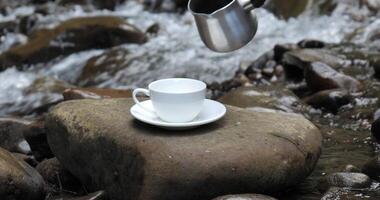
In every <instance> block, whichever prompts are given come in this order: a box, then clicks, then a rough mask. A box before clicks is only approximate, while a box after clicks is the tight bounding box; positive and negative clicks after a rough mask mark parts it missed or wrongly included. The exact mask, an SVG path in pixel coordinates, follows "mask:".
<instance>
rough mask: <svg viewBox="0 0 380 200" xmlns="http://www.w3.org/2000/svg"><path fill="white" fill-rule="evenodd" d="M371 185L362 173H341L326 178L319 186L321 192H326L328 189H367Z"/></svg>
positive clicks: (369, 180)
mask: <svg viewBox="0 0 380 200" xmlns="http://www.w3.org/2000/svg"><path fill="white" fill-rule="evenodd" d="M370 185H371V179H370V178H369V177H368V176H367V175H365V174H362V173H349V172H341V173H334V174H331V175H329V176H327V177H326V180H324V181H322V183H321V185H320V189H321V190H327V189H328V188H330V187H339V188H346V187H347V188H356V189H357V188H367V187H369V186H370Z"/></svg>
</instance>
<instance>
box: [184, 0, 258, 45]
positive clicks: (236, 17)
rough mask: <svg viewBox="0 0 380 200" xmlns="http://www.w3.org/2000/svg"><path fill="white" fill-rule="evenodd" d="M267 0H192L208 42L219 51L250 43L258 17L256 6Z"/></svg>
mask: <svg viewBox="0 0 380 200" xmlns="http://www.w3.org/2000/svg"><path fill="white" fill-rule="evenodd" d="M264 2H265V0H190V1H189V5H188V8H189V10H190V12H191V13H192V14H193V15H194V18H195V22H196V24H197V27H198V31H199V34H200V36H201V39H202V41H203V42H204V43H205V45H206V46H207V47H208V48H209V49H211V50H213V51H216V52H230V51H234V50H237V49H240V48H241V47H243V46H245V45H246V44H248V43H249V42H250V41H251V40H252V39H253V37H254V36H255V34H256V31H257V19H256V15H255V14H254V13H253V12H252V10H253V9H255V8H258V7H261V6H262V5H263V4H264Z"/></svg>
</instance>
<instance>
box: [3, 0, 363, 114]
mask: <svg viewBox="0 0 380 200" xmlns="http://www.w3.org/2000/svg"><path fill="white" fill-rule="evenodd" d="M34 9H35V8H34V7H33V6H25V7H19V8H16V9H15V10H14V11H13V12H10V13H11V14H10V15H7V16H1V15H0V22H5V21H12V20H14V19H15V18H16V17H18V16H22V15H28V14H30V13H33V12H34ZM336 10H337V11H336V12H334V13H333V14H332V15H331V16H318V17H315V16H312V14H307V13H305V14H303V15H301V16H300V17H298V18H293V19H290V20H288V21H285V20H281V19H278V18H276V17H275V16H274V15H273V14H272V13H270V12H268V11H266V10H264V9H258V10H257V11H255V13H256V15H257V16H258V20H259V28H258V33H257V35H256V37H255V39H254V40H253V41H252V42H251V43H250V44H249V45H247V46H246V47H245V48H243V49H241V50H238V51H236V52H233V53H227V54H220V53H214V52H211V51H210V50H208V49H207V48H206V47H205V46H204V45H203V43H202V42H201V40H200V38H199V36H198V33H197V30H196V27H195V24H194V22H193V18H192V16H191V14H190V13H188V12H187V13H185V14H183V15H182V14H177V13H152V12H149V11H144V9H143V7H142V6H141V5H140V4H138V3H135V2H128V3H126V4H123V5H120V6H119V7H118V8H117V9H116V10H115V11H106V10H98V11H92V12H87V11H85V10H84V9H83V8H82V7H80V6H75V7H74V8H72V9H71V10H69V11H67V12H65V13H62V14H56V15H47V16H43V17H40V19H39V20H38V23H39V24H38V26H40V27H51V28H52V27H54V26H56V25H58V24H59V23H60V22H62V21H64V20H67V19H70V18H74V17H82V16H99V15H114V16H120V17H123V18H126V19H127V21H128V22H129V23H131V24H133V25H135V26H137V27H138V28H140V29H141V30H146V29H147V28H148V27H149V26H151V25H152V24H158V25H159V27H160V31H159V32H158V35H157V36H153V37H151V38H150V39H149V41H148V42H147V43H146V44H143V45H124V48H127V49H129V50H130V52H133V54H132V57H133V62H132V63H131V64H130V65H129V67H128V68H125V69H121V70H119V71H118V72H117V73H116V75H114V76H109V77H108V78H107V80H106V81H103V82H101V83H100V84H99V85H97V86H98V87H112V88H134V87H145V86H146V85H147V84H148V83H149V82H151V81H153V80H156V79H160V78H166V77H191V78H197V79H201V80H203V81H206V82H209V83H210V82H214V81H217V82H221V81H224V80H226V79H229V78H231V77H233V76H234V74H235V72H236V70H237V69H239V67H244V66H245V65H246V64H247V63H250V62H252V61H254V60H255V59H256V58H257V57H258V56H260V55H261V54H263V53H264V52H266V51H268V50H270V49H272V48H273V46H274V45H275V44H278V43H289V42H293V43H294V42H298V41H300V40H302V39H305V38H315V39H319V40H323V41H326V42H341V41H342V40H343V39H344V38H345V36H346V35H347V34H349V33H351V32H353V30H354V29H355V28H357V27H359V26H360V24H359V23H358V22H355V21H354V20H352V18H351V17H349V16H348V15H346V14H345V13H344V12H342V10H343V8H342V9H336ZM358 12H359V11H358ZM1 40H2V43H1V45H0V52H1V51H5V50H6V49H7V48H9V47H10V46H12V44H14V43H24V42H26V41H27V38H26V37H25V36H23V35H21V34H13V33H12V34H5V36H3V37H2V38H1ZM102 52H103V50H101V49H99V50H90V51H85V52H80V53H76V54H73V55H69V56H67V57H65V58H61V59H59V60H55V61H54V62H51V63H47V64H43V65H42V67H41V66H36V67H34V68H32V69H29V70H27V71H22V72H20V71H18V70H15V69H13V68H10V69H8V70H6V71H3V72H0V79H1V85H0V107H2V106H1V105H7V106H6V108H4V109H0V114H2V115H3V114H7V113H10V112H12V111H13V110H15V109H20V108H14V109H13V108H11V107H9V106H16V107H20V105H25V106H27V105H30V104H32V103H33V102H35V101H36V99H38V98H41V95H40V94H28V95H25V94H24V92H23V91H24V90H25V89H26V88H28V87H30V86H31V84H32V83H33V81H34V80H36V79H38V78H41V77H52V78H55V79H58V80H63V81H65V82H68V83H73V80H75V78H76V77H77V76H78V74H80V72H81V69H82V67H83V65H84V63H85V62H86V61H87V60H88V59H89V58H90V57H92V56H96V55H99V54H100V53H102ZM103 76H104V75H103ZM3 80H6V81H3ZM43 92H44V91H40V93H43Z"/></svg>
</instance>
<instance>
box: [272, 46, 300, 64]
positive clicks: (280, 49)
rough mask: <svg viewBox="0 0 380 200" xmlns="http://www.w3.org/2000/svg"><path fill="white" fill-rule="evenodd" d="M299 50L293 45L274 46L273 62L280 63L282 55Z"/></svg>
mask: <svg viewBox="0 0 380 200" xmlns="http://www.w3.org/2000/svg"><path fill="white" fill-rule="evenodd" d="M296 49H299V46H298V45H296V44H293V43H287V44H277V45H276V46H274V49H273V51H274V60H275V61H277V62H280V61H281V60H282V58H283V57H284V54H285V53H286V52H289V51H293V50H296Z"/></svg>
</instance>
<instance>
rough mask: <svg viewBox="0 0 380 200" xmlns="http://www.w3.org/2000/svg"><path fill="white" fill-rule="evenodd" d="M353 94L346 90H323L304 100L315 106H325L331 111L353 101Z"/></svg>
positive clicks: (336, 110)
mask: <svg viewBox="0 0 380 200" xmlns="http://www.w3.org/2000/svg"><path fill="white" fill-rule="evenodd" d="M351 100H352V96H351V95H350V94H349V93H348V92H347V91H345V90H342V89H333V90H323V91H320V92H318V93H315V94H313V95H311V96H309V97H306V98H304V99H303V101H304V102H305V103H307V104H309V105H311V106H313V107H315V108H325V109H327V110H329V111H331V112H334V113H336V112H338V109H339V108H340V107H342V106H344V105H347V104H349V103H350V102H351Z"/></svg>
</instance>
